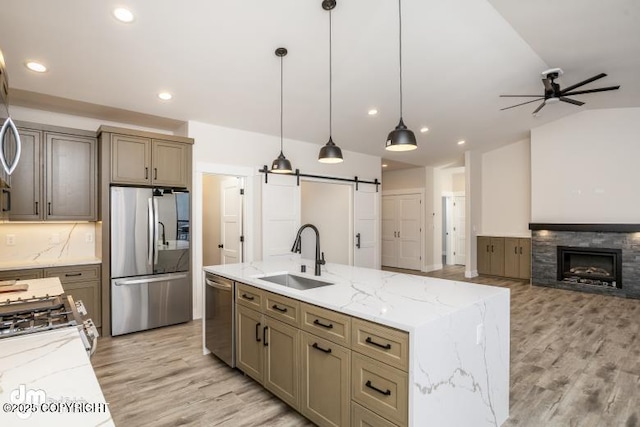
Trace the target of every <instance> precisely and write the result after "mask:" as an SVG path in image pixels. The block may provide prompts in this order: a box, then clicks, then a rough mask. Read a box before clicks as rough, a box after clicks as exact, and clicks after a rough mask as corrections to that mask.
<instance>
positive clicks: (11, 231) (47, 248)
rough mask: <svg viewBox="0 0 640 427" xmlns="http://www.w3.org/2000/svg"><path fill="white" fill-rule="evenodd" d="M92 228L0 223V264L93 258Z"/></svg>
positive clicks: (81, 224) (85, 225)
mask: <svg viewBox="0 0 640 427" xmlns="http://www.w3.org/2000/svg"><path fill="white" fill-rule="evenodd" d="M96 228H97V223H93V222H78V223H3V224H0V264H2V265H6V264H13V263H16V264H24V263H29V262H32V263H37V264H44V263H48V262H51V263H58V262H64V261H65V260H77V259H90V258H95V257H96Z"/></svg>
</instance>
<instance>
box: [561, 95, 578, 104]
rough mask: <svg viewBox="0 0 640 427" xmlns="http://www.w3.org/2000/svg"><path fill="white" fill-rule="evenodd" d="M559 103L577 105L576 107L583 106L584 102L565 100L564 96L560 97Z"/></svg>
mask: <svg viewBox="0 0 640 427" xmlns="http://www.w3.org/2000/svg"><path fill="white" fill-rule="evenodd" d="M560 101H563V102H568V103H569V104H573V105H578V106H580V105H584V102H582V101H576V100H575V99H569V98H565V97H564V96H561V97H560Z"/></svg>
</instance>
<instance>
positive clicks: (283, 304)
mask: <svg viewBox="0 0 640 427" xmlns="http://www.w3.org/2000/svg"><path fill="white" fill-rule="evenodd" d="M264 302H265V305H264V313H265V314H267V315H269V316H271V317H273V318H274V319H278V320H280V321H282V322H284V323H287V324H289V325H291V326H295V327H297V328H299V327H300V319H301V318H302V316H300V301H297V300H294V299H291V298H287V297H283V296H282V295H276V294H272V293H271V292H265V296H264Z"/></svg>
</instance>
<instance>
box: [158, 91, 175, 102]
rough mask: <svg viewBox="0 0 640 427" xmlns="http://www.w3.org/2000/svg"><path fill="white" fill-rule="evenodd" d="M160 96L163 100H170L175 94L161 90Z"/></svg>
mask: <svg viewBox="0 0 640 427" xmlns="http://www.w3.org/2000/svg"><path fill="white" fill-rule="evenodd" d="M158 98H160V99H162V100H163V101H168V100H170V99H171V98H173V95H171V94H170V93H169V92H160V93H159V94H158Z"/></svg>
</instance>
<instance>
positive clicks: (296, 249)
mask: <svg viewBox="0 0 640 427" xmlns="http://www.w3.org/2000/svg"><path fill="white" fill-rule="evenodd" d="M305 228H310V229H312V230H313V231H315V232H316V266H315V269H314V273H313V274H314V275H316V276H319V275H320V266H321V265H324V264H325V263H326V262H325V260H324V252H320V232H318V229H317V228H316V226H315V225H313V224H305V225H303V226H302V227H300V228H299V229H298V234H296V240H294V241H293V247H292V248H291V252H293V253H301V252H302V248H301V243H302V232H303V231H304V229H305Z"/></svg>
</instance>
